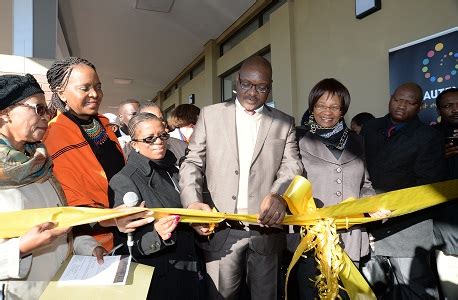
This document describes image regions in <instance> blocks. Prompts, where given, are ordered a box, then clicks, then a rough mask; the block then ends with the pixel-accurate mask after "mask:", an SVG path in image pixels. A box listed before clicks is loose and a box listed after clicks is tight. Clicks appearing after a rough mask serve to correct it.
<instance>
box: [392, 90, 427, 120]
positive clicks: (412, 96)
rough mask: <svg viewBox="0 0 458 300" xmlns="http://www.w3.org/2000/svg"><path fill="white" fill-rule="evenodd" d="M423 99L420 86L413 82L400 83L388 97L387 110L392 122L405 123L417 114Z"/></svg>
mask: <svg viewBox="0 0 458 300" xmlns="http://www.w3.org/2000/svg"><path fill="white" fill-rule="evenodd" d="M422 99H423V90H422V88H421V87H420V86H419V85H418V84H416V83H413V82H408V83H404V84H402V85H400V86H399V87H398V88H397V89H396V90H395V91H394V94H393V95H392V96H391V98H390V104H389V111H390V117H391V120H392V121H393V122H394V123H405V122H408V121H410V120H412V119H413V118H415V116H416V115H417V114H418V112H419V111H420V107H421V101H422Z"/></svg>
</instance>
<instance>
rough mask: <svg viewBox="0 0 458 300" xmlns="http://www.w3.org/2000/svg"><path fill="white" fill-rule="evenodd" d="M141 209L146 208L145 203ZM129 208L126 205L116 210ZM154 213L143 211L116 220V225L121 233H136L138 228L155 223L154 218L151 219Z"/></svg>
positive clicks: (141, 205)
mask: <svg viewBox="0 0 458 300" xmlns="http://www.w3.org/2000/svg"><path fill="white" fill-rule="evenodd" d="M139 207H145V201H143V202H142V203H141V204H140V206H139ZM126 208H127V206H125V205H124V204H122V205H120V206H117V207H116V209H126ZM152 214H153V213H152V212H150V211H142V212H139V213H136V214H132V215H128V216H124V217H119V218H115V219H114V221H115V225H116V227H118V230H119V231H120V232H124V233H131V232H134V231H135V229H137V228H138V227H142V226H144V225H147V224H150V223H151V222H153V221H154V217H151V215H152Z"/></svg>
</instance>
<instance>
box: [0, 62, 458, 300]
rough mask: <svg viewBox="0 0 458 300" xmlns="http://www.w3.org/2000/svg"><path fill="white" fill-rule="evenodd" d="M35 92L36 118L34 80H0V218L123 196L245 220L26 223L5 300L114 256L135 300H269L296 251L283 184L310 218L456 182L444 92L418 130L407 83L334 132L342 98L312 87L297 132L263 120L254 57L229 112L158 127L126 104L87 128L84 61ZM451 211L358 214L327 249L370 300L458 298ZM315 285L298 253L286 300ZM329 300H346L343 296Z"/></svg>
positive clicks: (456, 155)
mask: <svg viewBox="0 0 458 300" xmlns="http://www.w3.org/2000/svg"><path fill="white" fill-rule="evenodd" d="M47 79H48V83H49V85H50V88H51V91H52V92H53V95H52V99H51V103H50V105H51V106H50V107H48V105H47V104H46V101H45V97H44V92H43V90H42V89H41V87H40V85H39V84H38V83H37V82H36V80H35V79H34V77H33V76H31V75H29V74H26V75H25V76H21V75H3V76H0V211H16V210H22V209H30V208H39V207H56V206H66V205H69V206H79V207H95V208H123V209H125V207H126V204H124V201H125V197H126V194H128V193H135V194H136V195H137V197H138V200H139V201H138V206H141V207H147V208H189V209H197V210H204V211H212V210H214V209H216V210H217V211H221V212H227V213H241V214H258V219H257V223H256V224H251V223H244V222H236V221H223V222H222V223H220V224H218V226H217V227H216V228H211V226H210V225H209V224H185V223H180V216H178V215H169V216H164V217H161V218H158V219H154V218H153V217H152V216H151V215H150V213H148V212H147V211H145V212H141V213H136V214H132V215H129V216H126V217H121V218H116V219H111V220H104V221H100V222H96V223H91V224H87V225H81V226H75V227H73V228H60V227H58V224H55V223H52V222H46V223H43V224H39V225H37V226H35V227H34V228H31V229H30V230H29V231H28V232H27V233H26V234H24V235H23V236H21V237H18V238H12V239H4V240H0V261H1V264H0V280H1V281H0V286H1V287H2V289H1V291H2V294H3V296H4V297H5V299H38V298H39V295H40V294H41V293H42V292H43V290H44V288H45V287H46V285H47V283H48V282H49V281H50V280H51V279H52V278H53V277H54V275H55V274H56V272H57V270H58V269H59V268H60V267H61V265H62V264H63V263H64V261H65V260H66V259H67V257H68V255H69V253H71V252H74V253H78V254H83V255H93V256H96V257H97V259H98V262H99V263H100V264H103V256H104V255H106V254H107V253H108V252H110V251H112V250H115V251H114V253H115V254H130V255H132V257H133V258H134V259H135V260H136V261H137V262H138V263H142V264H146V265H150V266H154V267H155V269H154V274H153V278H152V280H151V283H150V287H149V291H148V299H253V300H254V299H282V298H283V297H284V289H283V284H284V277H285V274H284V273H285V272H284V269H285V264H286V265H287V264H288V263H289V258H290V256H291V253H290V252H289V251H288V249H294V248H295V246H296V245H297V244H298V243H299V240H300V233H299V232H293V231H290V232H289V231H288V228H285V226H283V225H282V224H281V223H282V221H283V219H284V217H285V215H286V214H287V213H288V207H287V204H286V201H285V200H284V199H283V198H282V194H283V193H284V192H285V190H286V188H287V187H288V185H289V184H290V182H291V180H292V179H293V178H294V177H295V176H296V175H302V176H304V177H306V178H308V180H309V181H310V182H311V183H312V185H313V197H314V199H315V202H316V206H317V207H319V208H321V207H325V206H330V205H334V204H338V203H341V202H342V201H344V200H345V199H347V198H350V197H352V198H357V199H358V198H363V197H367V196H372V195H375V194H378V193H384V192H389V191H393V190H398V189H404V188H409V187H414V186H418V185H424V184H430V183H435V182H440V181H445V180H451V179H458V169H457V168H458V89H456V88H451V89H448V90H445V91H443V92H442V93H441V94H440V95H438V97H437V99H436V104H437V109H438V113H439V115H440V116H441V121H440V122H439V123H438V124H436V125H434V126H433V127H430V126H428V125H425V124H423V123H422V122H421V121H420V119H419V118H418V113H419V111H420V107H421V103H422V96H423V91H422V89H421V87H420V86H419V85H418V84H415V83H405V84H402V85H400V86H399V87H398V88H397V89H396V90H395V92H394V93H393V95H391V97H390V99H389V101H388V114H387V115H385V116H383V117H381V118H374V116H373V115H371V114H370V113H361V114H358V115H356V116H355V117H354V118H353V119H352V120H351V124H350V127H348V126H347V124H346V122H345V119H344V116H345V115H346V113H347V111H348V109H349V106H350V103H351V97H350V92H349V91H348V89H347V88H346V87H345V86H344V85H343V84H342V83H341V82H339V81H338V80H336V79H334V78H326V79H323V80H321V81H320V82H318V83H317V84H316V85H315V86H314V87H313V88H312V90H311V91H310V95H309V98H308V107H306V108H304V110H305V113H304V117H303V118H302V121H301V124H300V126H298V127H296V126H295V122H294V119H293V118H292V117H291V116H289V115H287V114H285V113H283V112H281V111H280V110H278V109H275V108H272V107H269V106H266V105H265V102H266V100H267V98H268V95H269V93H270V91H271V88H272V68H271V65H270V63H269V61H267V60H266V59H265V58H263V57H260V56H253V57H250V58H248V59H246V60H245V61H244V62H243V64H242V66H241V69H240V71H239V73H238V74H237V78H236V86H235V91H236V96H235V98H234V99H233V100H232V101H228V102H223V103H219V104H214V105H210V106H206V107H204V108H202V109H199V108H197V107H196V106H194V105H190V104H182V105H179V106H177V107H176V108H175V110H174V111H173V112H172V115H171V116H170V118H169V119H168V120H166V119H165V118H164V115H163V113H162V111H161V109H160V107H159V106H157V105H156V104H154V103H145V104H142V103H140V102H139V101H137V100H134V99H129V100H125V101H123V102H122V103H120V105H119V109H118V114H117V115H115V114H105V115H102V114H100V113H99V107H100V104H101V101H102V98H103V91H102V84H101V82H100V79H99V77H98V74H97V70H96V68H95V66H94V65H93V64H92V63H91V62H89V61H87V60H85V59H82V58H78V57H68V58H64V59H61V60H58V61H56V62H55V63H54V64H53V65H52V66H51V68H50V69H49V70H48V72H47ZM296 132H297V134H296ZM457 188H458V187H457ZM439 192H440V191H439ZM356 201H357V200H356ZM412 202H415V199H414V198H412ZM457 208H458V207H457V203H456V201H449V202H447V203H445V204H442V205H440V206H437V207H434V208H430V209H426V210H422V211H418V212H416V213H412V214H408V215H405V216H402V217H396V218H387V217H389V215H390V213H391V212H390V211H389V210H385V209H384V208H383V207H379V209H378V210H376V211H373V212H368V215H369V216H370V217H373V218H374V222H372V223H370V224H369V225H365V226H355V227H351V228H350V229H348V230H342V231H339V234H340V244H341V245H342V248H343V249H345V251H346V252H347V254H348V255H349V257H350V258H351V260H352V261H353V262H354V264H355V265H356V266H357V267H358V268H359V270H360V271H361V273H362V274H363V275H364V276H365V277H366V279H367V281H368V283H369V284H370V285H371V287H372V289H373V291H374V293H375V294H376V295H377V298H379V299H457V297H458V292H457V290H458V278H456V274H451V275H450V274H447V270H448V269H449V268H450V266H454V268H455V269H458V257H457V256H458V252H457V246H458V243H457V239H458V234H457V229H458V224H457V221H456V218H455V213H456V212H457ZM127 233H132V237H133V238H132V240H133V241H132V244H129V243H130V242H129V241H128V239H127ZM436 261H437V263H436ZM317 275H318V269H317V265H316V261H315V259H314V253H313V250H312V251H310V252H309V253H306V254H305V255H303V256H302V257H301V259H300V260H299V262H298V264H297V265H296V267H295V268H294V270H293V272H292V275H291V278H292V279H291V280H290V286H289V287H288V298H290V299H315V298H317V297H318V294H317V288H316V287H315V284H314V279H315V278H316V276H317ZM454 281H455V282H454ZM339 297H342V298H343V299H347V298H348V295H347V294H346V292H345V290H343V289H341V290H340V294H339Z"/></svg>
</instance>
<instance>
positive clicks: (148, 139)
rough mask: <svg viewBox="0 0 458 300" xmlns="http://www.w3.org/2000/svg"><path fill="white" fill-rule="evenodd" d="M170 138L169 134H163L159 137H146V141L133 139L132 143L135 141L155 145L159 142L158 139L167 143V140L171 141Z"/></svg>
mask: <svg viewBox="0 0 458 300" xmlns="http://www.w3.org/2000/svg"><path fill="white" fill-rule="evenodd" d="M169 137H170V135H169V134H168V133H166V132H163V133H161V134H160V135H158V136H154V135H153V136H148V137H146V138H144V139H132V141H134V142H142V143H146V144H154V143H155V142H156V141H157V139H161V140H163V141H166V140H168V139H169Z"/></svg>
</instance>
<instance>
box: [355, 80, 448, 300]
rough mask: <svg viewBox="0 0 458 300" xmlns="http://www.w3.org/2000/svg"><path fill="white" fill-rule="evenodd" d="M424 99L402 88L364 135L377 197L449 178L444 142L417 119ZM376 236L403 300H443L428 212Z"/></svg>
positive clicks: (396, 221) (377, 229)
mask: <svg viewBox="0 0 458 300" xmlns="http://www.w3.org/2000/svg"><path fill="white" fill-rule="evenodd" d="M422 96H423V91H422V89H421V87H420V86H419V85H417V84H415V83H405V84H402V85H401V86H399V87H398V88H397V89H396V91H395V92H394V94H393V95H392V96H391V98H390V102H389V114H387V115H386V116H384V117H382V118H377V119H374V120H371V121H369V122H368V123H366V124H365V125H364V127H363V129H362V132H361V133H362V135H363V137H364V139H365V148H366V159H367V166H368V170H369V175H370V178H371V180H372V186H373V187H374V189H375V190H376V192H377V193H382V192H388V191H392V190H398V189H403V188H408V187H413V186H418V185H423V184H429V183H433V182H437V181H441V180H442V179H443V178H444V175H445V173H446V171H445V161H444V142H443V139H442V138H441V137H440V135H439V134H438V133H437V132H436V131H435V130H434V129H432V128H430V127H429V126H427V125H425V124H423V123H422V122H421V121H420V120H419V118H418V116H417V114H418V112H419V110H420V106H421V101H422ZM412 201H415V199H414V198H413V199H412ZM372 235H373V237H374V239H375V244H374V251H375V254H376V255H381V256H385V257H387V258H388V259H389V261H390V263H391V266H392V268H393V271H394V277H395V281H396V282H395V285H396V287H397V290H398V293H399V296H400V297H401V299H437V298H438V292H437V285H436V280H435V278H434V275H433V272H432V269H431V266H430V259H429V253H430V252H429V251H430V249H431V248H432V246H433V224H432V220H431V219H430V216H429V214H428V211H419V212H417V213H413V214H409V215H406V216H403V217H398V218H393V219H390V220H388V221H386V222H385V223H383V224H375V225H374V228H373V229H372Z"/></svg>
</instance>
